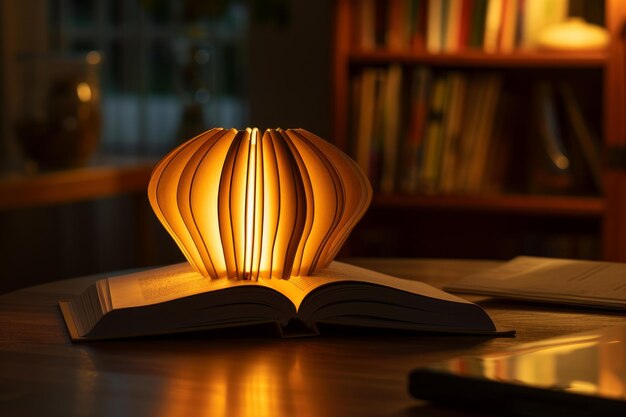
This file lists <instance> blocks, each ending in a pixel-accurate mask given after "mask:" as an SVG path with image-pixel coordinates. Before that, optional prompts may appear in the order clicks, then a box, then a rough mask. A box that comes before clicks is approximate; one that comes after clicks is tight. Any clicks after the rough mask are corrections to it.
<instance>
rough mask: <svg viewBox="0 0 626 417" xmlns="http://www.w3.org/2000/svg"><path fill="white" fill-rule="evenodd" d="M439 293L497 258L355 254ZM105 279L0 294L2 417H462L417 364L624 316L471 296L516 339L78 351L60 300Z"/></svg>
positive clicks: (369, 337)
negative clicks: (420, 387)
mask: <svg viewBox="0 0 626 417" xmlns="http://www.w3.org/2000/svg"><path fill="white" fill-rule="evenodd" d="M351 262H352V263H355V264H358V265H361V266H365V267H368V268H371V269H375V270H379V271H382V272H386V273H390V274H394V275H396V276H399V277H406V278H411V279H420V280H423V281H425V282H429V283H432V284H433V285H435V286H441V285H442V284H443V283H445V282H450V281H452V280H455V279H458V278H460V277H461V276H463V275H466V274H468V273H471V272H475V271H479V270H483V269H485V268H488V267H491V266H494V265H497V264H498V263H497V262H491V261H456V260H417V259H415V260H408V259H407V260H398V259H396V260H392V259H360V260H358V259H355V260H351ZM97 278H100V277H96V276H93V277H85V278H77V279H73V280H65V281H60V282H56V283H51V284H46V285H40V286H37V287H31V288H27V289H23V290H20V291H16V292H13V293H9V294H5V295H2V296H0V416H21V415H37V416H50V415H53V416H57V415H58V416H71V415H86V416H87V415H97V416H123V415H132V416H212V417H213V416H231V417H237V416H272V417H280V416H370V415H372V416H377V415H386V416H448V415H449V416H457V415H472V414H469V413H465V412H463V411H459V410H447V409H445V408H441V407H437V406H434V405H430V404H427V403H425V402H420V401H417V400H414V399H413V398H411V397H410V396H409V394H408V393H407V374H408V372H409V371H410V370H411V369H412V368H414V367H416V366H417V365H420V364H425V363H428V362H432V361H438V360H442V359H448V358H452V357H455V356H458V355H466V354H475V353H487V352H495V351H498V350H500V349H503V348H506V347H508V346H513V345H516V344H519V343H523V342H528V341H533V340H538V339H542V338H547V337H551V336H557V335H563V334H568V333H574V332H578V331H584V330H590V329H595V328H599V327H603V326H610V325H615V324H618V323H621V322H623V321H624V318H625V316H624V315H623V314H619V313H610V312H606V311H589V310H588V311H584V310H574V309H566V308H559V307H554V306H547V305H532V304H525V303H505V302H503V301H496V300H494V299H488V298H481V297H468V298H470V299H471V300H473V301H476V302H478V303H479V304H480V305H482V306H483V307H484V308H485V309H486V310H487V311H488V312H489V314H490V315H491V317H492V318H493V319H494V321H495V322H496V324H497V325H498V326H501V327H503V328H515V329H516V330H517V337H515V338H485V337H476V336H450V335H445V336H443V335H433V334H416V333H412V334H406V333H389V332H367V331H359V332H356V331H348V332H332V333H330V334H326V335H321V336H318V337H311V338H300V339H277V338H273V337H269V336H263V335H253V336H249V337H242V336H240V335H239V334H238V333H237V332H232V331H231V332H222V333H217V334H216V333H210V332H205V333H196V334H194V335H182V336H163V337H153V338H139V339H134V340H125V341H108V342H94V343H81V344H72V343H71V342H70V340H69V338H68V335H67V332H66V329H65V326H64V324H63V321H62V318H61V315H60V312H59V309H58V307H57V302H58V300H60V299H63V298H67V297H70V296H72V295H74V294H77V293H79V292H80V291H82V290H83V289H84V288H86V287H87V286H88V284H89V283H90V282H93V281H94V280H96V279H97Z"/></svg>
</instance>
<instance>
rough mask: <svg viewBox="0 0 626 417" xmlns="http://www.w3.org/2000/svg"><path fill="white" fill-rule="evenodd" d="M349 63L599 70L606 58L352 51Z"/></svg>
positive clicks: (602, 55)
mask: <svg viewBox="0 0 626 417" xmlns="http://www.w3.org/2000/svg"><path fill="white" fill-rule="evenodd" d="M348 60H349V62H350V63H351V64H358V65H371V64H388V63H390V62H398V63H402V64H421V65H428V66H445V67H481V68H602V67H604V66H605V65H606V64H607V62H608V54H607V53H606V52H604V51H600V52H580V53H559V54H554V53H549V52H515V53H509V54H504V53H494V54H488V53H484V52H480V51H463V52H459V53H454V54H450V53H441V54H431V53H428V52H425V51H416V52H411V51H386V50H375V51H354V52H350V54H349V56H348Z"/></svg>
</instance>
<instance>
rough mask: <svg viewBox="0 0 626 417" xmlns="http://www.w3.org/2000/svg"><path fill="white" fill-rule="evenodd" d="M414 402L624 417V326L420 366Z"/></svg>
mask: <svg viewBox="0 0 626 417" xmlns="http://www.w3.org/2000/svg"><path fill="white" fill-rule="evenodd" d="M409 391H410V393H411V395H413V396H414V397H416V398H419V399H424V400H429V401H433V402H435V403H438V404H443V405H447V406H452V407H457V408H463V409H466V410H470V409H472V410H479V411H483V412H487V413H489V414H495V415H506V416H556V415H563V416H568V417H577V416H594V417H595V416H613V415H615V416H617V415H619V416H625V415H626V325H625V326H616V327H608V328H604V329H599V330H597V331H591V332H585V333H576V334H572V335H567V336H562V337H556V338H552V339H546V340H543V341H538V342H533V343H526V344H522V345H520V346H516V347H514V348H511V349H507V350H503V351H500V352H495V353H490V354H485V355H482V356H474V357H461V358H456V359H452V360H449V361H446V362H441V363H437V364H432V365H428V366H423V367H420V368H417V369H415V370H413V371H412V372H411V373H410V376H409Z"/></svg>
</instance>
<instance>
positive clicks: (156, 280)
mask: <svg viewBox="0 0 626 417" xmlns="http://www.w3.org/2000/svg"><path fill="white" fill-rule="evenodd" d="M107 280H108V282H109V288H110V291H111V301H112V307H113V309H119V308H127V307H139V306H145V305H150V304H157V303H162V302H166V301H171V300H175V299H178V298H183V297H189V296H192V295H196V294H200V293H204V292H210V291H217V290H222V289H225V288H232V287H238V286H244V285H249V286H250V285H253V286H257V285H263V283H262V282H257V281H242V280H238V281H237V280H231V279H226V278H222V279H211V278H206V277H203V276H202V275H200V274H199V273H198V272H196V271H195V270H194V269H193V267H192V266H191V265H189V264H188V263H186V262H185V263H180V264H176V265H170V266H166V267H162V268H154V269H149V270H146V271H142V272H137V273H134V274H127V275H120V276H117V277H111V278H107Z"/></svg>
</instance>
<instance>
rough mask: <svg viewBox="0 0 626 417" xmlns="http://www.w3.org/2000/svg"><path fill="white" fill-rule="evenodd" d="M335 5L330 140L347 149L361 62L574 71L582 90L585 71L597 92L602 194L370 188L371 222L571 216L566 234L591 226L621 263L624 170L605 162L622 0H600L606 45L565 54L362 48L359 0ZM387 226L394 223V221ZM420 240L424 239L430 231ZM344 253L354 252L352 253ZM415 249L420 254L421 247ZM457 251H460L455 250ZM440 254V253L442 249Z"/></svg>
mask: <svg viewBox="0 0 626 417" xmlns="http://www.w3.org/2000/svg"><path fill="white" fill-rule="evenodd" d="M333 4H334V19H335V26H334V35H333V45H334V53H333V67H332V72H333V75H332V77H333V78H332V80H333V107H332V116H331V117H332V123H333V134H334V138H333V140H334V142H335V144H337V145H338V146H339V147H340V148H342V149H344V150H345V151H347V152H351V151H352V150H353V148H352V136H353V135H354V132H351V117H353V110H352V108H351V103H350V102H351V99H352V97H351V79H352V77H353V76H354V74H355V73H358V72H359V71H361V70H362V69H364V68H367V67H377V68H385V67H388V66H390V65H392V64H399V65H401V66H402V67H403V68H411V67H414V66H417V65H419V66H425V67H431V68H433V70H435V71H440V70H443V71H447V70H454V71H461V72H463V71H473V72H475V71H483V70H484V71H489V72H496V73H498V72H500V71H502V72H503V73H510V72H511V71H513V72H517V73H518V74H523V76H524V77H527V78H528V79H530V80H532V79H533V78H534V77H536V78H539V75H538V74H545V73H546V72H550V73H551V74H553V77H555V78H558V77H559V76H560V75H561V74H562V75H563V76H564V77H571V79H573V80H574V81H576V80H577V78H576V77H579V75H577V74H584V75H581V76H580V82H578V83H576V82H574V83H573V84H574V87H575V88H581V89H583V91H585V90H584V88H585V85H586V83H587V80H588V78H585V77H589V74H592V75H591V77H595V78H594V79H597V80H599V84H598V85H599V87H598V88H597V89H596V92H595V93H594V94H597V95H596V96H595V100H596V101H597V102H598V103H599V105H598V106H596V111H595V112H594V113H592V116H593V120H592V122H593V124H594V125H596V126H599V127H600V129H601V130H600V132H598V134H599V135H600V141H601V145H602V146H601V148H602V149H601V161H602V162H601V177H602V185H603V187H602V188H603V190H602V193H601V194H600V195H595V194H590V195H582V196H581V195H535V194H530V193H523V192H522V193H520V192H519V191H514V194H512V195H511V194H508V193H507V194H503V195H497V194H496V195H484V196H483V195H482V194H481V195H475V196H474V195H436V194H435V195H430V194H422V195H419V194H418V195H404V194H376V195H375V197H374V201H373V204H372V208H371V213H369V214H368V220H370V223H372V219H374V220H375V223H377V224H379V225H380V224H382V225H384V224H385V219H384V218H383V217H379V215H378V214H377V213H378V211H381V213H383V214H381V215H380V216H390V215H393V213H394V210H397V211H398V213H400V212H402V213H406V212H407V210H410V211H412V212H413V213H414V215H415V216H422V215H427V214H428V213H431V214H432V213H437V217H438V218H440V217H441V216H444V218H445V216H446V214H445V213H448V214H449V216H450V218H455V219H458V218H459V217H463V216H465V215H468V216H470V215H471V216H476V215H479V216H480V215H484V218H485V219H486V220H488V218H489V216H490V215H497V216H499V217H502V216H505V217H507V216H508V217H509V218H510V222H511V223H515V222H516V221H517V219H518V218H527V217H529V216H530V217H533V218H535V219H537V222H539V223H541V222H549V221H550V219H557V218H558V219H561V218H562V219H565V221H569V223H567V230H568V231H569V232H568V233H571V234H572V236H577V235H578V234H580V233H589V229H590V227H591V228H592V229H593V230H592V232H591V233H592V234H593V236H594V238H595V239H596V240H597V242H598V245H599V247H600V251H599V253H600V257H601V258H604V259H607V260H612V261H626V193H624V192H623V191H622V190H626V174H625V173H624V172H625V170H624V169H623V168H624V167H621V166H615V165H613V166H609V165H608V164H606V163H605V161H606V160H607V157H606V152H607V149H608V148H617V149H624V148H626V120H625V119H626V118H625V117H624V114H626V75H625V74H626V48H625V46H624V45H625V43H624V35H623V34H622V27H623V25H624V22H625V18H626V4H624V3H623V2H622V1H620V0H604V6H603V9H604V16H603V25H604V27H605V28H606V29H607V31H608V32H609V35H610V44H609V47H608V48H607V49H606V50H603V51H593V52H567V53H566V52H544V51H531V50H522V49H517V50H515V51H513V52H510V53H501V52H496V53H486V52H483V51H480V50H472V49H465V50H460V51H459V52H454V53H445V52H442V53H429V52H427V51H426V50H425V48H421V49H420V48H414V47H412V48H404V49H397V48H386V47H384V46H383V47H381V46H377V47H375V48H368V49H363V48H361V47H360V46H359V45H356V44H355V36H354V33H353V30H354V28H355V25H356V24H357V21H356V20H357V19H358V17H357V15H356V11H355V7H356V6H355V4H357V2H355V1H354V0H338V1H337V2H334V3H333ZM394 7H395V6H394ZM582 94H584V93H582ZM586 116H587V115H586ZM516 139H518V138H516ZM623 194H624V195H623ZM472 218H474V217H472ZM567 219H569V220H567ZM559 221H560V220H559ZM487 222H488V221H487ZM391 223H393V222H390V224H391ZM460 223H461V224H462V222H460ZM581 224H583V225H582V226H581ZM590 224H591V225H592V226H589V225H590ZM593 225H595V226H593ZM444 226H445V225H444ZM367 227H368V225H367V224H366V225H364V226H362V227H360V229H359V228H357V230H356V236H355V237H354V239H360V237H359V232H361V233H365V234H367V233H369V232H368V231H367V230H366V228H367ZM390 227H397V224H396V225H394V226H390ZM407 227H409V226H407ZM409 228H410V227H409ZM433 230H435V233H444V234H445V233H446V231H445V228H442V229H439V230H438V229H437V228H436V227H435V226H433V227H432V228H431V230H430V232H431V233H432V232H433ZM489 233H490V234H493V235H494V236H497V230H494V231H490V232H489ZM520 233H523V230H521V231H520ZM419 238H420V239H424V240H426V241H427V240H428V239H429V236H420V237H419ZM496 240H497V239H496ZM348 244H349V242H348ZM356 246H359V245H356ZM348 253H350V254H351V255H356V256H358V255H360V254H359V253H358V252H351V251H348ZM414 255H415V256H419V253H415V254H414ZM455 255H457V256H458V252H456V253H455ZM441 256H446V254H445V253H441Z"/></svg>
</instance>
